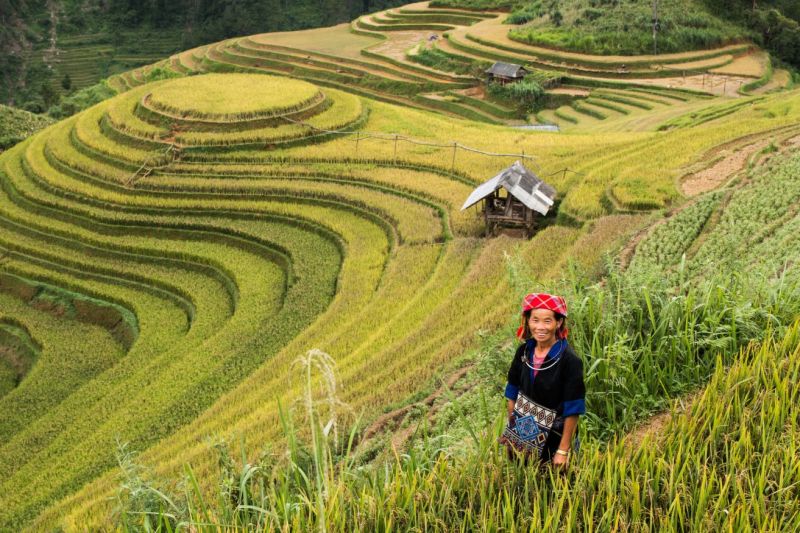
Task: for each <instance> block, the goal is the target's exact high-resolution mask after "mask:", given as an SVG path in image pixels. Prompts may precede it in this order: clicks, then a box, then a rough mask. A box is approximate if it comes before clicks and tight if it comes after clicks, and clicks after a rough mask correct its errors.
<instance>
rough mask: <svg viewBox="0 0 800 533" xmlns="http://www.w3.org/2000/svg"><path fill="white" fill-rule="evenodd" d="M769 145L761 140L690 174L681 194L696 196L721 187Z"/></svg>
mask: <svg viewBox="0 0 800 533" xmlns="http://www.w3.org/2000/svg"><path fill="white" fill-rule="evenodd" d="M767 144H769V141H766V140H762V141H759V142H755V143H752V144H748V145H747V146H744V147H742V148H741V149H739V150H737V151H735V152H733V153H732V154H730V155H727V156H725V157H723V158H722V159H720V160H719V161H717V162H716V163H715V164H713V165H711V166H710V167H708V168H706V169H703V170H701V171H700V172H697V173H695V174H691V175H690V176H689V177H687V178H685V179H683V180H682V182H681V192H683V194H685V195H686V196H689V197H691V196H697V195H698V194H702V193H704V192H708V191H713V190H714V189H716V188H717V187H719V186H721V185H722V184H724V183H725V182H727V181H728V180H730V179H731V178H732V177H733V176H734V175H736V174H737V173H739V172H740V171H741V170H742V169H744V167H745V165H747V161H748V160H749V159H750V157H751V156H752V155H753V154H755V153H756V152H758V151H759V150H762V149H763V148H764V147H765V146H767Z"/></svg>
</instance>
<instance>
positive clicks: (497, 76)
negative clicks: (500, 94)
mask: <svg viewBox="0 0 800 533" xmlns="http://www.w3.org/2000/svg"><path fill="white" fill-rule="evenodd" d="M485 74H486V83H492V82H496V83H499V84H501V85H505V84H506V83H513V82H515V81H521V80H523V79H525V76H526V75H527V74H528V70H527V69H526V68H525V67H523V66H522V65H517V64H514V63H503V62H502V61H498V62H496V63H495V64H494V65H492V66H491V67H489V68H488V69H486V71H485Z"/></svg>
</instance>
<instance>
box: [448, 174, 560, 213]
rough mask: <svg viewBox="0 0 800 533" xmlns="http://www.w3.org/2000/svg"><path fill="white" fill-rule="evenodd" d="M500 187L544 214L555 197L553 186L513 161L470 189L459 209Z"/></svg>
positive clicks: (481, 198)
mask: <svg viewBox="0 0 800 533" xmlns="http://www.w3.org/2000/svg"><path fill="white" fill-rule="evenodd" d="M500 187H503V188H504V189H505V190H507V191H508V193H509V194H511V195H512V196H513V197H514V198H516V199H517V200H519V201H520V202H522V203H523V204H525V205H526V206H527V207H529V208H530V209H533V210H534V211H536V212H537V213H540V214H542V215H546V214H547V213H548V211H550V208H551V207H553V203H554V202H555V198H556V190H555V189H554V188H553V187H551V186H550V185H548V184H547V183H545V182H543V181H542V180H541V179H539V178H538V177H537V176H536V174H534V173H533V172H531V171H530V170H528V169H527V168H525V166H524V165H523V164H522V163H520V162H519V161H515V162H514V164H513V165H511V166H510V167H508V168H507V169H505V170H503V171H502V172H500V173H499V174H498V175H497V176H495V177H493V178H492V179H490V180H488V181H487V182H485V183H483V184H481V185H479V186H478V187H477V188H476V189H475V190H474V191H472V194H470V195H469V197H468V198H467V201H466V202H464V205H463V206H462V207H461V210H462V211H463V210H464V209H467V208H468V207H471V206H473V205H475V204H476V203H478V202H479V201H481V200H483V199H484V198H486V197H487V196H489V195H490V194H491V193H493V192H494V191H496V190H497V189H499V188H500Z"/></svg>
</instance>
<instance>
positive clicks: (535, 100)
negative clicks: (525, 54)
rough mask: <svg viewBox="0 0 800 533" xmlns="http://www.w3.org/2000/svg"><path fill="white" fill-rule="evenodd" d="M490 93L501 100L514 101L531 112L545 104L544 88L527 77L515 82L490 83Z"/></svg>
mask: <svg viewBox="0 0 800 533" xmlns="http://www.w3.org/2000/svg"><path fill="white" fill-rule="evenodd" d="M489 94H490V95H492V96H493V97H495V98H498V99H500V100H503V101H506V102H509V103H513V104H515V105H517V106H519V107H520V108H522V109H524V110H525V111H527V112H529V113H532V112H534V111H536V110H537V109H539V108H541V107H542V105H544V97H545V93H544V89H542V86H541V85H539V83H538V82H537V81H535V80H533V79H530V78H527V77H526V78H525V79H524V80H522V81H518V82H515V83H506V84H500V83H490V84H489Z"/></svg>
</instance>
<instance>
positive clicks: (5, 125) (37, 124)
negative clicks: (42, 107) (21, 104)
mask: <svg viewBox="0 0 800 533" xmlns="http://www.w3.org/2000/svg"><path fill="white" fill-rule="evenodd" d="M52 123H53V120H52V119H51V118H49V117H45V116H42V115H36V114H34V113H30V112H28V111H23V110H22V109H15V108H13V107H8V106H5V105H2V104H0V150H5V149H7V148H11V147H12V146H14V145H15V144H17V143H18V142H20V141H22V140H23V139H25V138H27V137H28V136H30V135H33V134H34V133H36V132H37V131H39V130H40V129H42V128H44V127H46V126H49V125H50V124H52Z"/></svg>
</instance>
